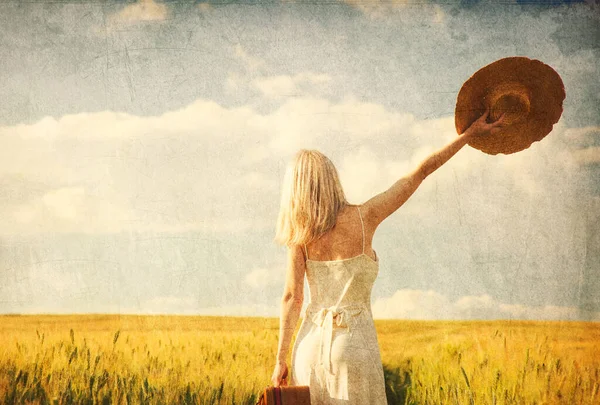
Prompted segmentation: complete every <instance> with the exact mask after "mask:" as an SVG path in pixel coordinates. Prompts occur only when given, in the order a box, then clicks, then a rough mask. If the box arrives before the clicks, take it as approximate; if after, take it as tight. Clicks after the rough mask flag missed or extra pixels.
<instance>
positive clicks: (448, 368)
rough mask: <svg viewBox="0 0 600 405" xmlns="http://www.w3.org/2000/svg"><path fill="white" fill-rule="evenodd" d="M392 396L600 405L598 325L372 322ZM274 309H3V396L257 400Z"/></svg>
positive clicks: (270, 355)
mask: <svg viewBox="0 0 600 405" xmlns="http://www.w3.org/2000/svg"><path fill="white" fill-rule="evenodd" d="M376 327H377V331H378V337H379V343H380V347H381V353H382V359H383V363H384V370H385V374H386V385H387V387H386V388H387V391H388V401H389V403H391V404H423V405H424V404H452V405H455V404H461V405H462V404H489V405H504V404H515V405H516V404H518V405H527V404H537V405H541V404H598V403H600V393H599V392H598V391H599V384H600V323H585V322H524V321H489V322H479V321H469V322H462V321H456V322H454V321H443V322H442V321H376ZM277 335H278V320H277V319H272V318H230V317H184V316H119V315H111V316H104V315H73V316H49V315H40V316H0V401H2V402H3V403H7V404H13V403H18V404H21V403H59V404H68V403H77V404H88V403H89V404H93V403H117V404H121V403H157V404H158V403H160V404H171V403H185V404H192V403H197V404H254V403H255V402H256V399H257V395H258V393H259V392H260V391H261V390H262V389H264V388H265V386H267V385H268V384H269V378H270V374H271V372H272V365H273V361H274V356H275V351H276V347H277Z"/></svg>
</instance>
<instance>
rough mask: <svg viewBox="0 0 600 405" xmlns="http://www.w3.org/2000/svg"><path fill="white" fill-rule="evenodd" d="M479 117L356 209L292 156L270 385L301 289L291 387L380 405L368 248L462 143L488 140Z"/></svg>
mask: <svg viewBox="0 0 600 405" xmlns="http://www.w3.org/2000/svg"><path fill="white" fill-rule="evenodd" d="M487 116H488V112H486V113H485V114H483V115H482V116H481V117H480V118H479V119H478V120H477V121H475V122H474V123H473V124H472V125H471V126H470V127H469V128H468V129H467V130H466V131H465V132H464V133H463V135H461V136H459V137H457V138H456V139H455V140H454V141H452V142H451V143H449V144H448V145H446V146H445V147H444V148H442V149H441V150H439V151H438V152H436V153H434V154H433V155H431V156H430V157H428V158H427V159H425V160H424V161H423V162H422V163H421V165H420V166H419V167H418V168H417V169H416V170H415V171H414V172H412V173H410V174H409V175H408V176H405V177H403V178H401V179H400V180H398V181H397V182H396V183H395V184H393V185H392V186H391V187H390V188H389V189H388V190H387V191H384V192H383V193H381V194H378V195H376V196H374V197H373V198H371V199H370V200H368V201H367V202H366V203H364V204H362V205H358V206H356V205H349V204H348V202H347V201H346V197H345V196H344V191H343V190H342V187H341V185H340V182H339V179H338V175H337V172H336V170H335V167H334V166H333V164H332V163H331V161H330V160H329V159H327V158H326V157H325V156H324V155H322V154H321V153H320V152H317V151H307V150H302V151H300V152H299V153H298V154H297V155H296V158H295V160H294V163H293V165H292V166H291V167H290V169H289V170H288V171H287V173H286V178H285V179H284V187H283V194H282V200H281V210H280V213H279V219H278V223H277V236H276V239H277V240H278V241H279V242H281V243H284V244H286V245H287V246H288V247H289V250H288V270H287V275H286V283H285V289H284V294H283V298H282V302H281V318H280V329H279V347H278V351H277V361H276V365H275V369H274V371H273V375H272V382H273V384H274V385H275V386H279V385H281V384H285V383H286V380H285V377H286V376H287V374H288V367H287V363H286V358H287V355H288V350H289V346H290V342H291V339H292V335H293V333H294V330H295V327H296V323H297V321H298V318H299V315H300V311H301V308H302V303H303V297H304V291H303V287H304V276H305V275H306V277H307V280H308V286H309V290H310V303H309V304H308V307H307V309H306V315H305V316H304V319H303V321H302V325H301V327H300V330H299V332H298V336H297V337H296V343H295V345H294V348H293V351H292V380H291V382H290V383H291V385H308V386H310V393H311V394H310V396H311V403H312V405H321V404H344V405H349V404H356V405H358V404H361V405H363V404H370V405H377V404H381V405H384V404H386V397H385V385H384V377H383V368H382V364H381V357H380V353H379V346H378V342H377V335H376V331H375V326H374V323H373V316H372V313H371V305H370V297H371V288H372V286H373V282H374V281H375V278H376V277H377V273H378V259H377V255H376V253H375V251H374V250H373V249H372V247H371V241H372V239H373V235H374V233H375V230H376V229H377V227H378V226H379V224H380V223H381V222H382V221H383V220H384V219H385V218H387V217H388V216H390V215H391V214H392V213H393V212H394V211H396V210H397V209H398V208H400V207H401V206H402V204H404V202H405V201H406V200H408V198H409V197H410V196H411V195H412V194H413V193H414V192H415V190H416V189H417V187H419V185H420V184H421V182H422V181H423V180H424V179H425V178H426V177H427V176H429V175H430V174H431V173H433V172H434V171H435V170H436V169H437V168H439V167H440V166H441V165H443V164H444V163H445V162H446V161H448V159H450V158H451V157H452V156H453V155H454V154H455V153H456V152H458V151H459V150H460V149H461V148H462V147H463V146H464V145H465V144H467V143H468V142H469V140H471V139H473V138H474V137H480V136H486V135H487V134H489V133H495V132H497V131H499V130H500V129H501V127H502V118H503V117H500V119H498V120H497V121H496V122H494V123H491V124H490V123H487V122H486V118H487Z"/></svg>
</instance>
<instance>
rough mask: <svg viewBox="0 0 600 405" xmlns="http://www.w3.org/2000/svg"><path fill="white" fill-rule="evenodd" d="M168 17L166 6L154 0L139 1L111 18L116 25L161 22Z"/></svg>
mask: <svg viewBox="0 0 600 405" xmlns="http://www.w3.org/2000/svg"><path fill="white" fill-rule="evenodd" d="M167 16H168V10H167V6H166V5H164V4H161V3H157V2H156V1H154V0H139V1H137V2H135V3H133V4H130V5H128V6H126V7H124V8H123V9H122V10H121V11H119V12H118V13H116V14H114V15H113V16H111V20H112V21H113V22H116V23H125V24H132V23H137V22H147V21H163V20H164V19H166V18H167Z"/></svg>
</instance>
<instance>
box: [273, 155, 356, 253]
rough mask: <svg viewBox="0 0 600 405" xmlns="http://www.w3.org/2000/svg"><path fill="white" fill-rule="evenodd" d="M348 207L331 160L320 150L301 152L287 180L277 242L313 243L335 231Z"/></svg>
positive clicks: (294, 161) (285, 180) (290, 169)
mask: <svg viewBox="0 0 600 405" xmlns="http://www.w3.org/2000/svg"><path fill="white" fill-rule="evenodd" d="M346 204H348V202H347V201H346V196H345V194H344V190H343V189H342V185H341V183H340V180H339V176H338V173H337V170H336V169H335V166H334V165H333V163H332V162H331V160H329V158H327V156H325V155H323V154H322V153H321V152H319V151H317V150H306V149H302V150H300V151H299V152H298V153H297V154H296V156H295V158H294V160H293V161H292V162H291V164H290V165H289V166H288V168H287V170H286V173H285V177H284V180H283V187H282V193H281V207H280V209H279V217H278V219H277V232H276V235H275V240H276V241H278V242H279V243H281V244H285V245H287V246H292V245H302V244H307V243H310V242H312V241H313V240H315V239H317V238H319V237H320V236H321V235H323V234H324V233H325V232H327V231H328V230H330V229H331V228H333V226H334V225H335V222H336V219H337V215H338V213H339V212H340V210H341V209H342V208H343V207H344V206H345V205H346Z"/></svg>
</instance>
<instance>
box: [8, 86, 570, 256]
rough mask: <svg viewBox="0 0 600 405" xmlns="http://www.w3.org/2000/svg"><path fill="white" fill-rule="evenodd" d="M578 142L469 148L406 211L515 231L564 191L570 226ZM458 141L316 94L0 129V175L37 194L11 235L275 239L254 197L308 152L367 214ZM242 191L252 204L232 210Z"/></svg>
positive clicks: (423, 124)
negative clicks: (526, 207) (499, 222)
mask: <svg viewBox="0 0 600 405" xmlns="http://www.w3.org/2000/svg"><path fill="white" fill-rule="evenodd" d="M306 77H310V76H305V78H306ZM313 79H314V80H315V81H319V80H327V79H326V78H314V77H313ZM313 79H310V80H313ZM302 80H305V79H302ZM306 80H309V79H306ZM564 131H565V128H564V127H563V126H562V125H561V124H560V123H559V124H557V125H556V126H555V130H554V131H553V133H551V134H550V135H548V137H547V139H544V140H542V141H541V142H536V143H535V144H534V145H532V147H531V148H529V149H528V150H526V151H523V152H519V153H517V154H514V155H509V156H502V155H501V156H489V155H485V154H483V153H481V152H479V151H476V150H474V149H472V148H469V147H465V148H464V150H463V151H461V152H459V154H458V155H457V156H455V157H453V158H452V159H451V160H450V162H449V163H448V164H447V166H445V167H444V168H442V169H441V170H440V171H439V172H436V173H435V174H433V175H432V179H431V180H429V179H428V180H426V182H425V183H424V184H423V185H422V186H421V187H420V189H419V190H418V191H417V193H416V196H415V197H412V198H411V201H412V202H411V203H410V204H407V206H405V208H404V212H405V213H407V212H411V213H420V214H423V215H425V216H427V215H429V216H431V214H437V212H434V211H432V209H435V204H432V203H434V202H435V201H437V199H438V196H443V197H440V198H443V199H444V204H445V209H447V210H448V216H449V217H450V215H453V212H454V211H456V212H458V211H460V210H462V211H463V212H468V213H469V214H470V215H471V216H472V217H473V222H474V223H475V222H476V221H475V219H480V220H482V221H483V222H484V223H485V222H486V221H487V220H488V219H489V218H491V217H493V216H490V215H487V216H485V217H483V212H485V211H486V210H489V209H490V207H491V205H492V204H495V206H500V205H498V204H501V205H502V204H504V205H502V206H503V207H504V208H503V212H502V213H501V214H502V215H504V216H505V217H504V219H505V220H509V219H510V218H509V217H510V215H513V217H514V216H515V215H516V216H517V217H519V216H522V211H523V208H522V205H523V204H522V202H518V201H515V200H514V197H511V196H510V195H509V194H508V193H515V192H520V193H523V194H525V195H529V196H531V198H533V197H534V196H536V195H539V196H547V198H550V197H551V196H552V195H553V193H557V192H560V195H561V204H562V205H560V204H559V205H555V206H554V207H553V208H552V209H553V210H554V211H553V212H554V214H555V215H561V214H563V213H562V212H561V211H560V210H561V209H564V210H568V209H570V208H569V207H570V205H569V204H571V202H570V201H572V200H573V199H574V194H573V193H574V191H573V190H571V188H570V185H572V184H574V183H575V181H574V176H576V174H577V170H578V165H577V163H576V161H575V159H574V158H573V157H572V156H571V155H570V154H569V153H568V152H565V150H564V149H565V148H564V147H563V145H562V144H561V139H563V138H561V136H560V135H561V133H562V132H564ZM573 131H574V130H572V131H571V133H573ZM456 136H457V135H456V133H455V130H454V124H453V118H452V117H442V118H439V119H430V120H417V119H415V117H414V116H412V115H410V114H403V113H400V112H397V111H392V110H389V109H386V108H385V107H383V106H381V105H378V104H374V103H365V102H360V101H358V100H356V99H352V98H349V99H345V100H342V101H340V102H337V103H336V102H332V101H330V100H327V99H324V98H318V97H309V96H303V97H298V98H292V99H289V100H286V101H285V102H284V103H283V104H281V105H280V106H279V108H277V109H275V110H273V111H270V112H268V113H260V112H258V111H256V110H254V109H252V108H249V107H231V108H228V107H224V106H221V105H219V104H217V103H214V102H212V101H207V100H197V101H195V102H194V103H191V104H190V105H188V106H186V107H184V108H181V109H179V110H176V111H170V112H167V113H164V114H162V115H159V116H147V117H143V116H135V115H132V114H124V113H115V112H108V111H105V112H98V113H81V114H73V115H66V116H63V117H60V118H56V119H55V118H51V117H46V118H44V119H42V120H40V121H39V122H37V123H33V124H31V125H16V126H12V127H0V174H4V175H8V176H7V177H6V178H7V179H10V180H5V181H12V182H13V184H12V187H13V188H15V189H16V188H21V189H23V188H26V189H27V190H29V191H31V193H29V194H32V196H30V198H29V199H27V200H26V201H19V202H18V203H17V201H16V200H15V201H12V200H11V199H10V198H5V199H4V200H2V201H0V215H1V216H2V217H3V218H5V222H4V223H3V227H2V229H1V232H2V233H8V234H15V233H17V234H18V233H30V232H42V231H45V232H54V231H56V232H62V231H69V232H72V231H77V230H80V231H83V232H115V231H119V230H125V231H129V230H138V229H146V230H149V229H152V230H155V231H160V230H164V231H176V230H185V229H188V230H189V229H202V230H212V231H214V232H246V231H248V230H250V229H256V228H258V229H267V228H272V226H273V221H274V219H273V218H274V217H275V216H276V213H267V212H263V213H262V216H257V215H255V216H252V217H251V216H249V214H248V212H249V209H248V207H247V206H246V205H245V203H244V201H245V200H246V198H245V197H244V195H246V194H245V193H251V192H254V191H256V190H257V189H260V190H261V192H263V193H264V198H265V199H269V200H270V201H276V200H278V198H279V195H278V194H279V185H280V181H281V178H280V176H281V175H282V173H280V172H282V170H283V169H282V167H283V162H284V161H287V160H288V159H289V158H290V157H291V156H292V155H293V154H294V153H295V152H296V151H297V150H298V149H299V148H318V149H320V150H322V151H323V152H324V153H325V154H327V155H328V156H330V157H331V158H332V160H334V162H336V163H338V169H339V171H340V176H341V179H342V183H343V184H344V186H345V188H346V192H347V194H348V197H349V199H350V200H351V201H355V202H363V201H365V200H366V199H368V198H370V197H371V196H372V195H373V194H375V193H377V192H381V191H383V190H385V189H386V188H387V187H389V186H391V185H392V184H393V183H394V182H395V181H396V180H397V179H399V178H400V177H401V176H403V175H405V174H407V173H408V172H409V171H411V170H413V169H414V168H416V167H417V165H418V164H419V163H420V162H421V161H422V160H423V159H424V158H425V157H427V156H428V155H429V154H430V153H432V152H433V151H435V150H436V149H437V148H439V147H441V146H442V145H444V144H445V143H447V142H449V141H450V140H451V139H454V138H455V137H456ZM561 153H562V154H563V155H561ZM559 155H560V156H559ZM557 156H559V158H557ZM277 168H279V170H278V169H277ZM469 176H470V178H469ZM467 178H469V180H466V179H467ZM16 182H19V183H20V184H18V183H16ZM29 182H30V183H31V186H28V184H29ZM40 184H41V185H42V186H39V185H40ZM8 187H9V189H10V187H11V184H8ZM40 187H42V188H41V189H40V190H38V189H39V188H40ZM238 187H241V188H239V190H241V191H240V192H241V193H242V194H241V197H240V198H238V199H231V198H230V197H231V193H232V188H236V189H238ZM34 191H35V193H34ZM38 191H39V192H38ZM496 192H498V193H500V194H493V193H496ZM504 194H506V199H505V200H502V198H504V197H503V195H504ZM9 195H10V194H9ZM499 198H500V200H498V199H499ZM547 198H546V199H547ZM496 200H498V201H504V202H503V203H498V202H496ZM569 212H570V211H569ZM569 212H566V211H565V213H567V214H568V215H565V218H571V217H572V215H573V214H570V213H569ZM499 215H500V214H499ZM497 219H498V218H497ZM563 225H565V226H566V225H568V224H563ZM560 229H561V228H560V227H556V232H559V231H560ZM563 231H568V232H571V233H572V230H565V229H563ZM563 231H560V232H563ZM568 232H567V234H568ZM557 236H560V235H557ZM556 240H557V241H558V240H560V238H557V239H556ZM557 243H558V242H557ZM568 245H569V244H565V246H568Z"/></svg>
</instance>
